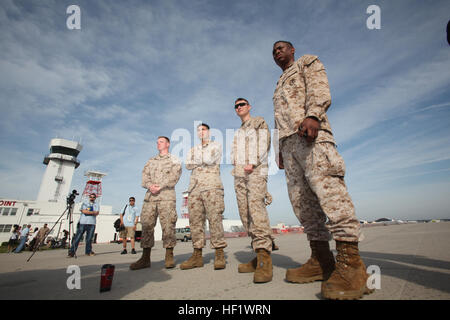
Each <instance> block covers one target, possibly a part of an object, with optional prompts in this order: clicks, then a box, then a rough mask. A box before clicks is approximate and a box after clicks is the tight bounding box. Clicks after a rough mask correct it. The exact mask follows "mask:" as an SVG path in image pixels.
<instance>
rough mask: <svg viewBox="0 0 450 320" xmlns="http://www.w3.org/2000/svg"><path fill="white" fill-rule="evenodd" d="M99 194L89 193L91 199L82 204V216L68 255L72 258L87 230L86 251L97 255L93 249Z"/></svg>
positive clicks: (89, 254)
mask: <svg viewBox="0 0 450 320" xmlns="http://www.w3.org/2000/svg"><path fill="white" fill-rule="evenodd" d="M96 199H97V196H96V194H95V193H91V194H90V195H89V201H85V202H83V204H82V205H81V208H80V211H81V217H80V221H79V222H78V225H79V226H78V229H77V233H76V235H75V238H74V239H73V244H72V247H71V248H70V250H69V255H68V257H69V258H71V257H73V256H75V252H76V251H77V248H78V244H79V243H80V240H81V237H82V236H83V234H84V233H85V232H86V249H85V253H86V255H87V256H93V255H95V253H94V251H92V238H93V237H94V231H95V224H96V218H97V216H98V214H99V206H98V204H97V203H96V202H95V200H96Z"/></svg>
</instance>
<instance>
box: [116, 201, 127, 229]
mask: <svg viewBox="0 0 450 320" xmlns="http://www.w3.org/2000/svg"><path fill="white" fill-rule="evenodd" d="M127 206H128V205H126V206H125V208H123V212H122V215H125V210H126V209H127ZM114 229H116V231H117V232H119V231H122V230H125V226H121V225H120V218H118V219H117V220H116V221H114Z"/></svg>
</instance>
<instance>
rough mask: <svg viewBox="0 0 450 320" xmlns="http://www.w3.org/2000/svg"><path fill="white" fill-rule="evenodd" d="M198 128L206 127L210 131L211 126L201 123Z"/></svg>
mask: <svg viewBox="0 0 450 320" xmlns="http://www.w3.org/2000/svg"><path fill="white" fill-rule="evenodd" d="M198 127H205V128H206V129H208V130H209V126H208V125H207V124H206V123H203V122H202V123H200V124H199V125H198V126H197V128H198Z"/></svg>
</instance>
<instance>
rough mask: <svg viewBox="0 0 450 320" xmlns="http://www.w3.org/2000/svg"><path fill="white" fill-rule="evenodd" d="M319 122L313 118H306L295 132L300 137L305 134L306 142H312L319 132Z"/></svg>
mask: <svg viewBox="0 0 450 320" xmlns="http://www.w3.org/2000/svg"><path fill="white" fill-rule="evenodd" d="M319 126H320V123H319V121H318V120H317V119H315V118H306V119H305V120H303V122H302V124H301V125H300V130H299V131H298V132H297V133H298V135H299V136H300V137H305V136H306V141H307V142H308V143H311V142H313V141H314V140H315V139H316V138H317V134H318V133H319Z"/></svg>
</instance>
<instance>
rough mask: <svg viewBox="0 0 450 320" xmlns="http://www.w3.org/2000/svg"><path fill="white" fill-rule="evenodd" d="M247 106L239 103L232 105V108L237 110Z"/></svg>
mask: <svg viewBox="0 0 450 320" xmlns="http://www.w3.org/2000/svg"><path fill="white" fill-rule="evenodd" d="M247 104H248V103H246V102H241V103H238V104H235V105H234V108H235V109H237V108H239V107H244V106H246V105H247Z"/></svg>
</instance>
